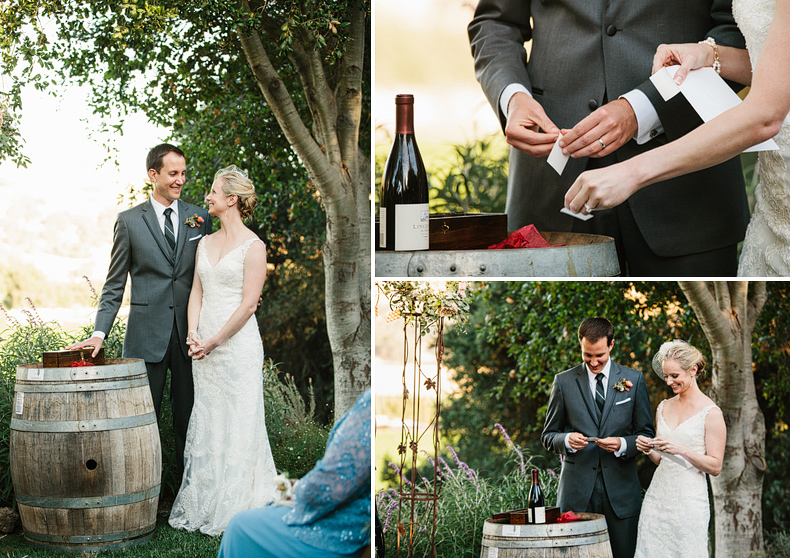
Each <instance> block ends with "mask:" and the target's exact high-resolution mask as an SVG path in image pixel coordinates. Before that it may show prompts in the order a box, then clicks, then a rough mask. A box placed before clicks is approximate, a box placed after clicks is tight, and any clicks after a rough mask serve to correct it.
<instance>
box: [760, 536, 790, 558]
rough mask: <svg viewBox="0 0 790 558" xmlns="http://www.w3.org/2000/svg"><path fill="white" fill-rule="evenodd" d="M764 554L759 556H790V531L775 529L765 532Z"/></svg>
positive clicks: (769, 557) (777, 557) (774, 557)
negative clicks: (771, 531)
mask: <svg viewBox="0 0 790 558" xmlns="http://www.w3.org/2000/svg"><path fill="white" fill-rule="evenodd" d="M765 542H766V544H765V554H761V555H760V558H790V533H788V532H787V531H777V532H773V533H767V534H766V541H765Z"/></svg>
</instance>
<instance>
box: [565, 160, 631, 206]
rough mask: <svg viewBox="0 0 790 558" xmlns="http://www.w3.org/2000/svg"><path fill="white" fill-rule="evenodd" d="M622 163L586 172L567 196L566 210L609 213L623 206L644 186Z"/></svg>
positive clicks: (569, 190)
mask: <svg viewBox="0 0 790 558" xmlns="http://www.w3.org/2000/svg"><path fill="white" fill-rule="evenodd" d="M624 167H625V165H624V164H623V163H620V164H617V165H612V166H609V167H605V168H602V169H595V170H591V171H586V172H583V173H582V174H581V175H580V176H579V177H578V178H577V179H576V181H575V182H574V183H573V184H572V185H571V187H570V188H569V189H568V192H567V193H566V194H565V207H566V208H568V209H570V210H571V211H573V212H574V213H583V214H585V215H586V214H588V213H590V211H594V210H601V209H609V208H611V207H615V206H618V205H620V204H621V203H623V202H624V201H625V200H627V199H628V198H629V197H630V196H631V194H633V193H634V192H636V191H637V190H638V189H639V187H640V186H641V185H640V184H639V182H638V179H637V178H636V177H635V176H634V173H633V172H631V171H629V170H626V168H624Z"/></svg>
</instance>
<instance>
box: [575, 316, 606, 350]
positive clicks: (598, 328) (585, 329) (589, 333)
mask: <svg viewBox="0 0 790 558" xmlns="http://www.w3.org/2000/svg"><path fill="white" fill-rule="evenodd" d="M602 337H606V345H607V346H609V345H611V344H612V339H614V326H613V325H612V322H610V321H609V320H607V319H606V318H601V317H600V316H595V317H594V318H587V319H586V320H584V321H583V322H582V325H580V326H579V343H581V342H582V339H587V341H589V342H590V343H595V342H596V341H598V340H599V339H601V338H602Z"/></svg>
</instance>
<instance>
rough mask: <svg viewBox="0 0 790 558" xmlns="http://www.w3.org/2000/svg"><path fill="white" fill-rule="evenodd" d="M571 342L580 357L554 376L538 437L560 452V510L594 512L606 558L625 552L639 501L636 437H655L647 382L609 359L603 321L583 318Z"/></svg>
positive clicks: (620, 557) (610, 339)
mask: <svg viewBox="0 0 790 558" xmlns="http://www.w3.org/2000/svg"><path fill="white" fill-rule="evenodd" d="M579 343H580V344H581V352H582V360H583V361H584V362H583V364H579V365H578V366H575V367H574V368H571V369H570V370H566V371H565V372H561V373H560V374H557V376H556V377H555V378H554V384H553V385H552V387H551V395H550V396H549V404H548V410H547V412H546V424H545V426H544V428H543V434H542V435H541V442H543V445H544V446H545V447H546V449H548V450H549V451H553V452H555V453H559V454H560V455H562V456H564V459H563V461H562V473H561V474H560V485H559V491H558V493H557V504H558V505H559V507H560V508H561V510H562V512H563V513H564V512H566V511H568V510H573V511H575V512H593V513H602V514H603V515H604V516H605V517H606V524H607V526H608V528H609V542H610V544H611V546H612V554H613V556H614V558H633V555H634V550H635V549H636V531H637V526H638V523H639V510H640V508H641V505H642V503H641V501H642V499H641V487H640V484H639V478H638V477H637V472H636V462H635V461H634V456H635V455H636V454H637V449H636V437H637V436H638V435H643V436H647V437H649V438H652V437H654V436H655V430H654V428H653V419H652V417H651V412H650V401H649V399H648V394H647V386H646V385H645V380H644V378H643V376H642V373H641V372H637V371H636V370H632V369H631V368H626V367H625V366H621V365H619V364H617V363H615V362H612V360H611V359H610V358H609V355H610V353H611V351H612V347H614V327H613V326H612V324H611V323H610V322H609V320H607V319H605V318H599V317H596V318H587V319H586V320H584V321H583V322H582V324H581V325H580V326H579Z"/></svg>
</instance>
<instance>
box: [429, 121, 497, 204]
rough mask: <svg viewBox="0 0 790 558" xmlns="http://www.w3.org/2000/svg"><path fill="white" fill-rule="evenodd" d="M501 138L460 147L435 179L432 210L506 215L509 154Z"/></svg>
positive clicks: (432, 182)
mask: <svg viewBox="0 0 790 558" xmlns="http://www.w3.org/2000/svg"><path fill="white" fill-rule="evenodd" d="M501 144H502V140H501V137H500V136H498V135H497V136H489V137H487V138H483V139H479V140H472V141H468V142H467V143H466V144H463V145H456V146H455V148H454V151H453V155H454V158H453V159H452V160H451V161H450V162H449V164H448V166H447V168H446V169H445V170H444V171H443V172H441V173H440V174H439V173H437V174H432V175H431V180H430V183H431V198H432V200H433V201H432V205H431V209H432V210H433V211H436V212H440V213H504V212H505V201H506V198H507V173H508V150H507V149H503V148H502V147H501Z"/></svg>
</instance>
